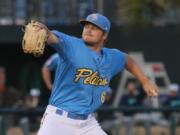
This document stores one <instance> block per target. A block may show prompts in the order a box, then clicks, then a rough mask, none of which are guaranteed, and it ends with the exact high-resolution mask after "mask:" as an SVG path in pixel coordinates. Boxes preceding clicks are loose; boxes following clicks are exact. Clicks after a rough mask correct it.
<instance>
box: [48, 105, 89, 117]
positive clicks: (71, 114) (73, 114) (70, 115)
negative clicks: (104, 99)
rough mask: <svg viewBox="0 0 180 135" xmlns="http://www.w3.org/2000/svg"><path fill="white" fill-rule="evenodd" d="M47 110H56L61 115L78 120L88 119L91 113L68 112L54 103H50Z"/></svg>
mask: <svg viewBox="0 0 180 135" xmlns="http://www.w3.org/2000/svg"><path fill="white" fill-rule="evenodd" d="M46 111H47V112H49V111H50V112H54V113H56V114H58V115H61V116H64V117H68V118H71V119H76V120H86V119H88V118H89V117H90V116H91V114H90V115H83V114H76V113H71V112H66V111H64V110H62V109H60V108H57V107H55V106H52V105H48V106H47V109H46Z"/></svg>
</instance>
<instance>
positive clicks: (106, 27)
mask: <svg viewBox="0 0 180 135" xmlns="http://www.w3.org/2000/svg"><path fill="white" fill-rule="evenodd" d="M80 23H81V24H83V25H84V24H86V23H92V24H94V25H95V26H97V27H99V28H100V29H102V30H103V31H104V32H106V33H109V31H110V27H111V23H110V21H109V19H108V18H107V17H105V16H103V15H101V14H99V13H93V14H90V15H88V16H87V17H86V19H82V20H80Z"/></svg>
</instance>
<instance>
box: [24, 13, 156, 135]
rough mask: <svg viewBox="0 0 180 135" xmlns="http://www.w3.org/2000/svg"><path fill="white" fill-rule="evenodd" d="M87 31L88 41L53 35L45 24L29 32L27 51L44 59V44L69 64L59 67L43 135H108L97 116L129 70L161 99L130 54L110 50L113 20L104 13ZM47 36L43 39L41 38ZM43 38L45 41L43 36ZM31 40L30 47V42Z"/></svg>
mask: <svg viewBox="0 0 180 135" xmlns="http://www.w3.org/2000/svg"><path fill="white" fill-rule="evenodd" d="M80 23H81V24H82V25H83V26H84V28H83V32H82V38H77V37H74V36H70V35H67V34H65V33H62V32H60V31H57V30H52V31H50V30H49V29H48V28H47V27H46V26H45V25H44V24H42V23H40V22H35V23H34V24H31V25H32V26H33V28H32V27H27V30H28V29H33V32H34V33H36V34H30V35H32V36H33V38H34V39H36V38H38V37H44V38H42V39H43V40H42V41H41V40H39V39H38V40H36V41H38V43H35V42H32V41H31V39H33V38H31V39H29V38H28V37H29V36H28V33H26V30H25V37H24V40H23V49H24V51H25V52H26V53H32V54H34V55H36V56H37V55H38V56H39V55H41V54H43V49H44V44H45V42H46V43H47V45H50V46H51V47H53V48H54V49H55V50H56V51H57V53H58V54H59V56H61V58H62V59H63V61H64V62H63V63H62V64H61V66H58V67H57V68H61V69H60V70H58V69H57V71H56V74H57V75H56V76H55V81H54V86H53V89H52V93H51V97H50V99H49V105H48V106H47V108H46V111H45V113H44V117H43V118H42V123H41V127H40V129H39V132H38V135H60V134H61V135H107V134H106V133H105V132H104V131H103V130H102V129H101V127H100V125H99V124H98V122H97V120H96V119H95V117H94V116H93V114H92V113H93V112H94V111H95V110H96V109H97V108H99V107H100V106H101V105H102V104H103V102H104V100H105V93H106V91H107V90H109V83H110V80H111V79H112V77H113V76H114V75H116V74H117V73H118V72H120V71H122V70H123V69H126V70H128V71H129V72H130V73H132V74H133V75H134V76H135V77H136V78H137V79H138V80H139V81H140V82H141V84H142V86H143V87H144V90H145V91H146V93H147V95H148V96H157V95H158V88H157V86H156V85H155V84H154V83H153V82H151V81H150V80H149V79H148V78H147V77H146V76H145V75H144V73H143V72H142V70H141V69H140V68H139V66H138V65H137V64H136V62H135V61H134V60H133V59H132V58H131V57H129V56H128V55H127V54H126V53H124V52H122V51H120V50H117V49H109V48H105V47H104V44H105V42H106V40H107V38H108V34H109V31H110V21H109V20H108V18H106V17H105V16H103V15H101V14H99V13H93V14H90V15H88V16H87V18H86V19H82V20H80ZM39 35H41V36H39ZM42 35H43V36H42ZM26 38H27V39H28V42H27V41H26Z"/></svg>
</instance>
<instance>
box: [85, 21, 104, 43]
mask: <svg viewBox="0 0 180 135" xmlns="http://www.w3.org/2000/svg"><path fill="white" fill-rule="evenodd" d="M82 38H83V40H84V41H85V42H86V43H87V44H89V45H92V46H93V45H95V44H98V43H101V42H104V41H105V39H106V38H107V34H106V33H104V31H103V30H101V29H100V28H99V27H97V26H95V25H93V24H91V23H86V24H85V25H84V29H83V33H82Z"/></svg>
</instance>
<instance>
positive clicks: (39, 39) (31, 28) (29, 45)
mask: <svg viewBox="0 0 180 135" xmlns="http://www.w3.org/2000/svg"><path fill="white" fill-rule="evenodd" d="M46 39H47V30H46V29H43V28H41V27H40V25H39V23H38V22H36V21H33V20H32V21H31V22H30V23H28V24H27V25H26V26H25V29H24V37H23V40H22V48H23V51H24V53H30V54H33V55H34V56H41V55H42V54H43V53H44V48H45V42H46Z"/></svg>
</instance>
